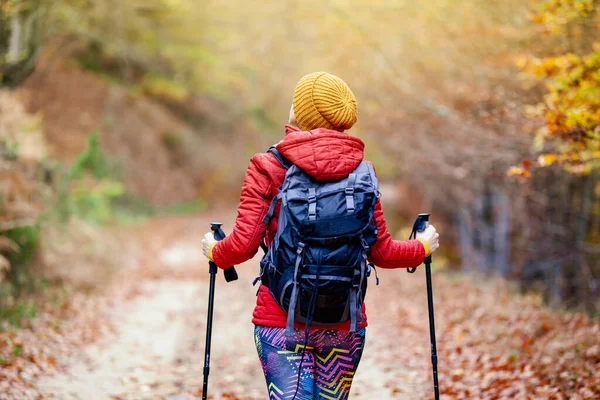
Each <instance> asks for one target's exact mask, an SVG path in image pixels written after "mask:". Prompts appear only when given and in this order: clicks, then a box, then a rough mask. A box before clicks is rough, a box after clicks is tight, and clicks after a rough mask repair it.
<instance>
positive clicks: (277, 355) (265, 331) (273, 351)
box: [254, 326, 365, 400]
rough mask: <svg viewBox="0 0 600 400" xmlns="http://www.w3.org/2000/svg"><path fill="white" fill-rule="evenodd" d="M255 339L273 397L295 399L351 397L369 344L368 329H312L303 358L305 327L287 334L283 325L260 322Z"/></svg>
mask: <svg viewBox="0 0 600 400" xmlns="http://www.w3.org/2000/svg"><path fill="white" fill-rule="evenodd" d="M254 341H255V342H256V349H257V350H258V356H259V358H260V362H261V364H262V367H263V370H264V373H265V378H266V380H267V388H268V391H269V399H270V400H283V399H289V400H291V399H294V395H295V400H312V399H336V400H338V399H347V398H348V395H349V394H350V386H351V385H352V378H353V377H354V373H355V372H356V368H357V367H358V363H359V362H360V357H361V356H362V352H363V347H364V345H365V329H364V328H362V329H358V331H357V332H349V331H340V330H311V332H310V334H309V339H308V345H307V346H306V351H305V352H304V360H303V361H302V357H303V351H302V350H303V349H304V342H305V334H304V332H303V331H301V330H296V332H295V334H294V336H293V337H287V336H286V335H285V329H283V328H270V327H265V326H256V327H255V328H254ZM301 361H302V372H301V373H300V381H299V382H300V385H299V387H298V368H300V362H301ZM296 390H297V393H296Z"/></svg>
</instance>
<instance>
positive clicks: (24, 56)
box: [0, 0, 44, 86]
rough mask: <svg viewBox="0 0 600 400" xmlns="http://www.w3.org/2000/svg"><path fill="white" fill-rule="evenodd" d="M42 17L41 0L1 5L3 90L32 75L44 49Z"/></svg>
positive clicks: (0, 76)
mask: <svg viewBox="0 0 600 400" xmlns="http://www.w3.org/2000/svg"><path fill="white" fill-rule="evenodd" d="M3 1H6V0H3ZM43 15H44V8H43V7H42V4H41V0H13V1H10V0H9V1H6V2H5V3H4V4H0V86H3V85H8V86H14V85H17V84H18V83H20V82H21V81H22V80H23V79H25V78H26V77H27V76H29V74H30V73H31V72H32V71H33V69H34V67H35V63H36V61H37V58H38V55H39V53H40V50H41V46H42V43H41V25H42V18H43Z"/></svg>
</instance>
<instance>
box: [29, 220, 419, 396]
mask: <svg viewBox="0 0 600 400" xmlns="http://www.w3.org/2000/svg"><path fill="white" fill-rule="evenodd" d="M212 215H213V216H218V217H219V218H222V219H223V220H224V222H225V226H224V228H225V230H226V231H229V230H230V229H231V226H232V222H233V218H234V215H235V214H234V212H231V211H229V212H220V213H219V212H214V213H212ZM208 223H209V218H208V217H207V216H202V215H199V216H193V217H168V218H159V219H156V220H153V221H151V222H150V223H149V224H147V225H146V226H145V227H144V229H143V230H141V235H140V238H141V240H143V242H144V243H143V244H144V246H145V247H146V248H148V250H149V252H150V255H149V257H148V259H147V260H146V261H145V262H144V263H143V268H142V269H141V270H139V271H135V273H134V274H133V275H132V274H129V275H128V276H129V279H128V281H127V282H124V283H122V284H126V285H135V286H137V287H136V291H137V295H136V296H135V297H134V298H132V299H131V300H129V301H127V302H125V303H124V304H121V305H120V306H118V307H116V308H114V310H113V311H112V313H111V320H112V322H113V323H114V325H115V327H116V330H115V334H114V335H112V336H110V337H106V338H104V339H102V340H101V341H100V342H97V343H95V344H94V345H91V346H88V347H87V348H83V349H81V351H80V353H79V354H76V355H73V357H72V359H70V360H68V366H67V368H66V370H65V371H64V372H63V373H59V374H56V375H54V376H51V377H48V378H45V379H42V380H40V381H38V382H37V383H36V387H37V388H38V390H39V392H40V394H42V396H43V398H56V399H64V400H70V399H85V400H96V399H98V400H100V399H155V398H156V399H163V398H165V399H171V400H175V399H177V400H183V399H193V398H197V397H196V396H198V395H199V393H200V392H201V391H200V389H201V387H202V366H203V355H204V333H205V317H206V299H207V292H208V285H207V279H206V278H207V276H208V274H207V266H206V259H205V258H204V257H203V256H202V254H201V250H200V246H199V244H200V239H201V237H202V235H203V233H204V232H205V231H206V230H207V228H208ZM238 272H239V274H240V280H239V281H237V282H235V283H232V284H225V281H224V279H223V277H222V275H219V276H218V286H217V290H216V300H215V301H216V310H215V325H214V334H213V337H214V340H213V347H212V349H213V352H212V362H211V376H210V394H211V395H212V396H214V398H229V399H231V398H239V399H264V398H265V387H264V378H263V376H262V371H261V368H260V364H259V363H258V359H257V357H256V350H255V348H254V342H253V330H252V325H251V322H250V319H251V313H252V309H253V307H254V301H255V292H256V289H255V288H253V287H252V286H251V282H252V279H253V278H254V276H255V275H256V273H257V260H252V261H250V262H248V263H246V264H245V265H241V266H239V268H238ZM379 276H380V279H381V285H380V286H379V287H375V285H374V280H372V281H373V282H372V288H371V289H370V291H369V295H368V297H367V308H368V313H369V322H370V327H369V328H368V330H367V345H366V351H365V354H364V357H363V361H362V363H361V365H360V368H359V371H358V374H357V377H356V379H355V383H354V385H353V389H352V393H353V396H352V398H354V399H387V398H393V399H415V398H421V397H423V396H424V395H425V394H426V393H428V390H430V386H429V373H430V372H429V371H430V370H429V355H428V351H429V345H428V342H429V339H428V331H427V318H426V315H427V314H426V305H425V297H424V294H425V292H424V285H423V284H422V282H420V281H421V280H422V279H420V278H422V276H420V275H415V276H409V275H407V274H406V273H405V272H404V271H395V272H394V271H380V272H379ZM131 277H133V279H132V278H131ZM399 299H401V301H398V300H399ZM398 315H399V316H401V319H398V318H396V316H398ZM390 316H394V317H393V318H392V321H391V320H390ZM59 361H61V360H59ZM63 361H64V360H63Z"/></svg>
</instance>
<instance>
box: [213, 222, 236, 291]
mask: <svg viewBox="0 0 600 400" xmlns="http://www.w3.org/2000/svg"><path fill="white" fill-rule="evenodd" d="M221 226H223V224H222V223H220V222H211V223H210V229H211V230H212V231H213V234H214V236H215V239H216V240H217V241H221V240H223V239H225V232H223V230H222V229H221ZM209 265H210V271H211V273H212V270H213V268H217V264H215V263H214V262H212V261H211V262H210V263H209ZM213 266H214V267H213ZM215 273H216V270H215ZM223 276H225V281H226V282H233V281H237V279H238V274H237V271H236V270H235V267H234V266H231V267H229V268H227V269H224V270H223Z"/></svg>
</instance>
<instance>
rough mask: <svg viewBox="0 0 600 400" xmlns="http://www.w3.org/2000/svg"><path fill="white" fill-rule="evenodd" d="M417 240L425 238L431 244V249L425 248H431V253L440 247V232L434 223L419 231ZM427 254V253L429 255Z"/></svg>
mask: <svg viewBox="0 0 600 400" xmlns="http://www.w3.org/2000/svg"><path fill="white" fill-rule="evenodd" d="M416 239H417V240H419V239H420V240H424V241H426V242H427V244H428V245H429V249H427V248H426V249H425V252H427V250H429V254H431V253H433V252H434V251H436V250H437V249H438V247H440V234H439V233H437V231H436V229H435V227H434V226H433V225H429V226H427V228H425V230H424V231H423V232H417V236H416ZM429 254H427V255H429Z"/></svg>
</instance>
